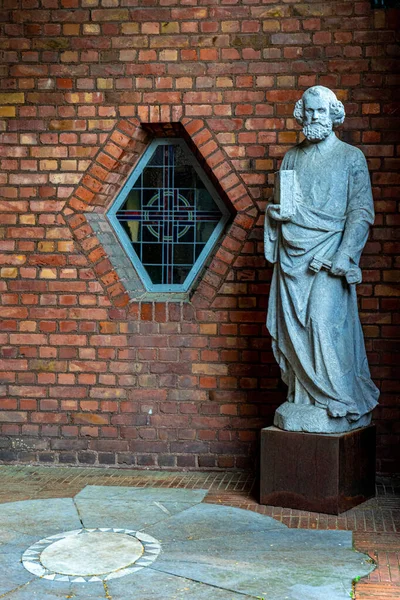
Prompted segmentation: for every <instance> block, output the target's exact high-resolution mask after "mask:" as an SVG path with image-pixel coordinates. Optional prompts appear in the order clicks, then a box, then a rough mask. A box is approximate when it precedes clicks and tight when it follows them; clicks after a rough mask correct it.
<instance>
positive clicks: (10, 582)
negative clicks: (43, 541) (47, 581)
mask: <svg viewBox="0 0 400 600" xmlns="http://www.w3.org/2000/svg"><path fill="white" fill-rule="evenodd" d="M28 539H29V541H28ZM31 540H32V538H26V541H25V543H24V544H22V543H20V544H14V545H4V546H2V548H1V552H0V573H1V576H0V597H1V596H2V595H3V594H6V593H7V592H10V591H11V590H13V589H15V588H17V587H18V586H21V585H25V584H26V583H28V582H29V581H31V580H32V579H35V576H34V575H32V573H29V572H28V571H27V570H26V569H25V568H24V567H23V566H22V564H21V555H22V552H23V551H24V549H25V547H26V546H25V544H27V545H29V544H30V542H31ZM22 541H23V540H22V539H21V542H22Z"/></svg>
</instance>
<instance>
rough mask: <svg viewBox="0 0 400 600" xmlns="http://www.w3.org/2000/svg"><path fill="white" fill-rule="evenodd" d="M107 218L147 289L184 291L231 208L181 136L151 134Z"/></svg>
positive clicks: (211, 245) (206, 255)
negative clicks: (152, 139)
mask: <svg viewBox="0 0 400 600" xmlns="http://www.w3.org/2000/svg"><path fill="white" fill-rule="evenodd" d="M107 215H108V218H109V220H110V222H111V224H112V226H113V227H114V229H115V231H116V233H117V235H118V237H119V239H120V241H121V243H122V244H123V246H124V248H125V250H126V252H127V254H128V255H129V257H130V258H131V260H132V262H133V264H134V265H135V267H136V270H137V272H138V274H139V276H140V277H141V279H142V281H143V283H144V285H145V287H146V289H147V290H148V291H152V292H157V291H159V292H166V291H171V292H173V291H176V292H182V291H187V290H188V289H189V287H190V285H191V284H192V283H193V281H194V279H195V278H196V276H197V275H198V273H199V271H200V269H201V268H202V266H203V265H204V263H205V261H206V260H207V258H208V256H209V255H210V253H211V252H212V249H213V246H214V245H215V243H216V241H217V240H218V238H219V236H220V235H221V233H222V230H223V228H224V226H225V224H226V223H227V221H228V219H229V216H230V213H229V211H228V209H227V208H226V206H225V205H224V203H223V202H222V200H221V199H220V197H219V196H218V194H217V192H216V190H215V188H214V187H213V185H212V184H211V182H210V180H209V179H208V178H207V176H206V174H205V173H204V171H203V170H202V169H201V167H200V165H199V164H198V162H197V160H196V158H195V156H194V155H193V153H192V152H191V151H190V149H189V147H188V146H187V145H186V143H185V142H184V140H181V139H175V138H173V139H167V138H162V139H156V140H154V141H153V142H152V143H151V144H150V146H149V147H148V149H147V150H146V152H145V153H144V155H143V157H142V158H141V159H140V161H139V163H138V165H137V166H136V168H135V169H134V171H133V172H132V173H131V175H130V177H129V178H128V180H127V182H126V184H125V186H124V187H123V189H122V190H121V192H120V194H119V195H118V197H117V198H116V200H115V202H114V204H113V205H112V207H111V208H110V209H109V211H108V213H107Z"/></svg>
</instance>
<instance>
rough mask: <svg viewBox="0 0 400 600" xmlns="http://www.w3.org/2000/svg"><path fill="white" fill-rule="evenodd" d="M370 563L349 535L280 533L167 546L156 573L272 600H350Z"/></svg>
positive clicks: (200, 540) (248, 534)
mask: <svg viewBox="0 0 400 600" xmlns="http://www.w3.org/2000/svg"><path fill="white" fill-rule="evenodd" d="M158 535H160V533H159V534H158ZM366 559H367V557H366V556H365V555H364V554H361V553H359V552H356V551H355V550H354V549H353V548H352V533H351V532H349V531H310V530H301V529H279V530H270V531H259V532H256V531H254V532H251V533H244V534H241V535H232V534H230V533H228V532H226V535H225V536H221V537H219V538H208V539H193V540H188V541H183V540H179V541H174V542H168V541H167V540H164V542H163V553H162V554H161V555H160V557H159V560H158V561H157V563H155V564H154V565H153V568H154V569H156V570H159V571H162V572H164V573H172V574H174V575H177V576H180V577H185V578H188V579H193V580H194V581H199V582H202V583H206V584H208V585H211V586H215V587H219V588H222V589H229V590H232V591H233V592H236V593H242V594H248V595H250V596H251V595H253V596H256V597H265V598H268V600H270V599H271V600H278V599H279V600H284V599H288V600H299V599H301V600H303V599H304V600H311V599H314V598H315V599H316V600H322V599H324V600H348V599H349V594H350V592H351V589H352V588H351V584H352V580H353V579H354V578H355V577H357V576H361V577H362V576H365V575H368V574H369V573H370V572H371V571H372V570H373V569H374V567H373V566H372V565H371V564H370V563H368V562H366ZM301 594H303V595H301Z"/></svg>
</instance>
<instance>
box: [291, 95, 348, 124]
mask: <svg viewBox="0 0 400 600" xmlns="http://www.w3.org/2000/svg"><path fill="white" fill-rule="evenodd" d="M309 94H311V95H312V96H322V98H324V99H325V100H327V101H328V102H329V112H330V116H331V119H332V123H333V125H334V126H335V125H341V124H342V123H343V121H344V118H345V115H346V113H345V110H344V106H343V103H342V102H340V100H338V99H337V97H336V95H335V94H334V93H333V92H332V91H331V90H330V89H329V88H327V87H324V86H323V85H314V86H313V87H310V88H308V90H306V91H305V92H304V94H303V96H302V98H301V99H300V100H298V101H297V102H296V105H295V107H294V111H293V116H294V118H295V119H296V121H297V122H298V123H299V125H303V121H304V97H305V96H307V95H309Z"/></svg>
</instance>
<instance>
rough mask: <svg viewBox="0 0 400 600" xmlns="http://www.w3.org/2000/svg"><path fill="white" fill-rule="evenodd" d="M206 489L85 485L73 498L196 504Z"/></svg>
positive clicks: (200, 500) (201, 499)
mask: <svg viewBox="0 0 400 600" xmlns="http://www.w3.org/2000/svg"><path fill="white" fill-rule="evenodd" d="M207 491H208V490H187V489H179V488H162V487H159V488H157V487H148V488H132V487H119V486H112V485H107V486H105V485H87V486H86V487H85V488H83V490H82V491H80V492H79V494H77V495H76V496H75V499H79V500H80V499H82V498H89V499H94V498H96V499H101V498H104V499H106V500H117V499H123V500H127V501H130V502H148V501H151V502H154V501H158V502H179V503H182V502H184V503H189V504H197V503H199V502H202V501H203V500H204V498H205V496H206V495H207Z"/></svg>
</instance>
